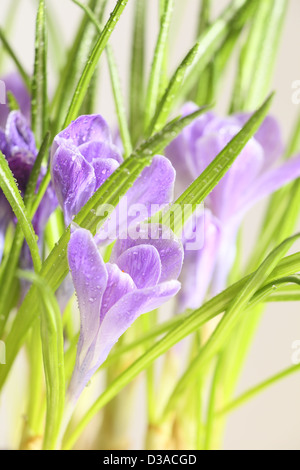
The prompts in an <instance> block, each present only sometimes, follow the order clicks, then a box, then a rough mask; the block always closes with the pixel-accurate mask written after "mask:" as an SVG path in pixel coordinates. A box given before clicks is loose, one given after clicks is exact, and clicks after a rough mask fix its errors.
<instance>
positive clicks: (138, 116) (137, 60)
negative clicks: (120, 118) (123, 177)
mask: <svg viewBox="0 0 300 470" xmlns="http://www.w3.org/2000/svg"><path fill="white" fill-rule="evenodd" d="M146 9H147V2H145V1H144V0H135V13H134V28H133V37H132V53H131V63H130V90H129V123H130V126H129V127H130V135H131V138H132V141H133V144H134V145H136V143H137V142H138V139H139V138H140V137H141V135H142V131H143V115H144V91H145V90H144V87H145V84H144V80H145V78H144V74H145V71H144V68H145V63H144V62H145V31H146Z"/></svg>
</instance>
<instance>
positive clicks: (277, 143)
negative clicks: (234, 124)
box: [236, 114, 284, 169]
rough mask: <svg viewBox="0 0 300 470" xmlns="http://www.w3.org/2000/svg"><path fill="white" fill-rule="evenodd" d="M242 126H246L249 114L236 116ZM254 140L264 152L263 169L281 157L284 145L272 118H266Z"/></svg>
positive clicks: (277, 124)
mask: <svg viewBox="0 0 300 470" xmlns="http://www.w3.org/2000/svg"><path fill="white" fill-rule="evenodd" d="M236 117H237V118H238V120H239V122H240V123H241V125H242V126H244V125H245V124H246V122H247V121H248V119H249V118H250V117H251V114H238V115H237V116H236ZM255 139H256V140H257V141H258V142H259V143H260V145H261V146H262V148H263V149H264V152H265V159H264V169H266V168H269V167H270V166H272V165H273V164H274V163H275V162H276V161H277V160H278V158H280V157H281V156H282V155H283V152H284V144H283V138H282V134H281V129H280V126H279V123H278V121H277V120H276V119H275V118H273V117H272V116H267V117H266V118H265V120H264V122H263V123H262V125H261V126H260V128H259V130H258V131H257V133H256V134H255Z"/></svg>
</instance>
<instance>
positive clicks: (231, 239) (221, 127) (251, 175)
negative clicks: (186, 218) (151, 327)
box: [166, 104, 300, 306]
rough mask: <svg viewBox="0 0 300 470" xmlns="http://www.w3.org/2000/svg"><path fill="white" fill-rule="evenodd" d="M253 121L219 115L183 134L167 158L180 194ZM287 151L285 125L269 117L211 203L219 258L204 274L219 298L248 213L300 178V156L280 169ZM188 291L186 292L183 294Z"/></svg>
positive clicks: (207, 117)
mask: <svg viewBox="0 0 300 470" xmlns="http://www.w3.org/2000/svg"><path fill="white" fill-rule="evenodd" d="M194 110H195V105H193V104H187V105H186V106H185V107H184V110H183V112H184V114H186V115H187V114H190V113H191V112H193V111H194ZM249 118H250V115H248V114H237V115H233V116H229V117H226V118H220V117H217V116H215V115H214V114H213V113H206V114H203V115H202V116H200V117H199V118H197V119H196V120H195V121H194V122H193V123H192V124H191V125H190V126H187V127H186V128H185V129H184V130H183V132H182V133H181V134H180V135H179V136H178V137H177V138H176V139H175V140H174V141H173V142H172V143H171V144H170V145H169V146H168V147H167V149H166V156H167V157H168V158H169V159H170V160H171V162H172V163H173V165H174V167H175V169H176V172H177V177H178V184H177V188H176V191H177V194H180V193H181V192H182V191H183V190H185V189H186V188H187V187H188V185H189V184H191V183H192V182H193V181H194V180H195V179H196V178H197V177H198V176H199V175H200V174H201V173H202V172H203V171H204V170H205V168H206V167H207V166H208V165H209V164H210V163H211V162H212V161H213V159H214V158H215V157H216V156H217V155H218V153H219V152H221V150H222V149H223V148H224V147H225V146H226V145H227V143H228V142H229V141H230V140H231V139H232V138H233V137H234V136H235V135H236V134H237V133H238V132H239V131H240V130H241V128H242V126H243V125H244V124H245V122H246V121H247V120H248V119H249ZM283 150H284V147H283V143H282V138H281V132H280V128H279V125H278V123H277V121H276V120H275V119H274V118H273V117H271V116H268V117H267V118H266V119H265V121H264V122H263V124H262V125H261V127H260V129H259V131H258V132H257V134H256V135H255V137H254V138H252V139H251V140H250V141H249V142H248V144H247V145H246V146H245V148H244V149H243V151H242V152H241V154H240V155H239V157H238V158H237V159H236V161H235V162H234V164H233V165H232V167H231V169H230V170H229V171H228V172H227V174H226V175H225V176H224V178H223V179H222V180H221V181H220V183H219V184H218V185H217V186H216V188H215V189H214V190H213V191H212V192H211V194H210V195H209V196H208V198H207V199H206V201H205V204H206V208H207V209H209V210H210V212H211V214H212V216H213V218H214V221H215V222H214V224H215V226H216V229H217V230H218V231H219V232H220V235H219V237H218V242H217V244H216V245H215V249H214V253H212V254H211V256H210V260H211V261H210V265H209V266H208V264H207V263H206V264H205V266H206V267H205V269H204V270H203V273H202V280H203V281H204V282H205V283H207V273H209V276H210V281H212V283H213V293H217V292H219V291H220V290H222V289H223V288H224V287H225V285H226V281H227V277H228V274H229V272H230V269H231V268H232V265H233V262H234V258H235V254H236V238H237V233H238V230H239V227H240V224H241V222H242V220H243V217H244V215H245V213H246V212H247V211H248V210H249V209H250V208H251V207H252V206H253V205H254V204H255V203H256V202H258V201H259V200H261V199H262V198H264V197H266V196H269V195H270V194H271V193H273V192H274V191H276V190H278V189H279V188H280V187H282V186H284V185H285V184H287V183H289V182H290V181H292V180H294V179H295V178H297V177H299V176H300V157H299V156H297V157H295V158H293V159H291V160H289V161H287V162H285V163H282V164H281V165H278V160H279V158H280V156H282V154H283ZM205 239H206V241H207V244H208V246H209V248H208V249H209V251H210V250H211V243H213V242H211V241H210V235H209V234H207V235H206V236H205ZM205 249H206V248H205V246H204V247H203V250H205ZM194 255H195V253H194ZM198 255H199V256H200V258H201V260H202V257H203V256H206V255H205V254H204V253H199V254H198ZM186 259H189V256H187V257H186ZM194 263H195V264H198V263H199V260H198V257H197V256H194ZM195 270H197V267H196V266H194V269H190V271H191V272H192V271H195ZM212 271H214V274H213V275H211V273H212ZM188 282H190V281H188ZM200 284H201V281H200V279H199V285H200ZM184 290H185V288H184V287H183V289H182V292H183V291H184ZM202 300H203V299H202ZM199 301H200V298H199ZM198 306H199V305H198Z"/></svg>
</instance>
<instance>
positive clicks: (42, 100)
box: [31, 0, 49, 143]
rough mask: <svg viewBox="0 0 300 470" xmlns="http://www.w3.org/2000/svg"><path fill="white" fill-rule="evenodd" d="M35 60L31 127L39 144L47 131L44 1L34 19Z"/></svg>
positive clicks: (42, 0)
mask: <svg viewBox="0 0 300 470" xmlns="http://www.w3.org/2000/svg"><path fill="white" fill-rule="evenodd" d="M35 34H36V35H35V59H34V72H33V78H32V101H31V127H32V130H33V132H34V134H35V136H36V139H37V142H39V143H41V142H42V139H43V137H44V135H45V133H46V132H47V130H48V127H49V122H48V96H47V37H46V14H45V0H40V2H39V7H38V13H37V18H36V33H35Z"/></svg>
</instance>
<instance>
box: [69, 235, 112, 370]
mask: <svg viewBox="0 0 300 470" xmlns="http://www.w3.org/2000/svg"><path fill="white" fill-rule="evenodd" d="M68 260H69V266H70V270H71V275H72V279H73V283H74V287H75V291H76V294H77V299H78V305H79V311H80V321H81V326H80V339H79V344H78V351H77V357H78V358H79V364H80V363H81V362H82V361H83V360H84V358H85V356H86V354H87V351H88V350H89V348H91V347H92V346H93V342H94V340H95V338H96V336H97V333H98V330H99V327H100V309H101V304H102V299H103V295H104V292H105V289H106V286H107V280H108V274H107V270H106V267H105V264H104V261H103V259H102V257H101V255H100V253H99V251H98V249H97V246H96V244H95V242H94V239H93V237H92V235H91V233H90V232H89V231H88V230H84V229H78V230H76V231H75V232H74V233H72V235H71V239H70V242H69V246H68Z"/></svg>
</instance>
